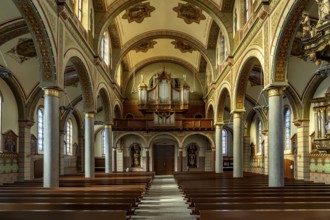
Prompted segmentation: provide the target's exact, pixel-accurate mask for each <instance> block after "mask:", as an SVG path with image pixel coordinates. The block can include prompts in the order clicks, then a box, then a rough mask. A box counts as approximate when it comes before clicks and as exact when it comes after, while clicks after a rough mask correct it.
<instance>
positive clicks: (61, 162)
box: [60, 131, 65, 175]
mask: <svg viewBox="0 0 330 220" xmlns="http://www.w3.org/2000/svg"><path fill="white" fill-rule="evenodd" d="M64 137H65V131H60V175H64Z"/></svg>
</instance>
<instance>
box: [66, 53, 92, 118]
mask: <svg viewBox="0 0 330 220" xmlns="http://www.w3.org/2000/svg"><path fill="white" fill-rule="evenodd" d="M69 62H71V63H72V65H73V66H74V68H75V70H76V71H77V73H78V76H79V81H80V84H81V89H82V97H83V100H84V101H85V105H84V111H85V112H95V108H94V107H95V105H94V96H93V80H92V77H91V75H90V73H91V72H90V69H89V68H88V65H87V62H86V59H85V58H84V57H83V56H82V54H81V53H80V52H79V51H78V50H76V49H74V48H72V49H69V50H68V51H66V52H65V54H64V60H63V63H64V64H65V65H64V67H65V66H66V65H67V64H68V63H69Z"/></svg>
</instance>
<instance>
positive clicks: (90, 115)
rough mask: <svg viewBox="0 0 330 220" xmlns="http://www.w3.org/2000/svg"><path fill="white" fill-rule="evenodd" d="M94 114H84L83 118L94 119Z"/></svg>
mask: <svg viewBox="0 0 330 220" xmlns="http://www.w3.org/2000/svg"><path fill="white" fill-rule="evenodd" d="M94 114H95V113H94V112H85V118H94Z"/></svg>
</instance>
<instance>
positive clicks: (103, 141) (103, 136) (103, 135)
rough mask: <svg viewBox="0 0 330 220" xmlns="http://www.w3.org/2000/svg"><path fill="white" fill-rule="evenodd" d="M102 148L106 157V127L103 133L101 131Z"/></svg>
mask: <svg viewBox="0 0 330 220" xmlns="http://www.w3.org/2000/svg"><path fill="white" fill-rule="evenodd" d="M101 138H102V140H101V148H102V149H101V150H102V156H103V157H104V155H105V129H103V130H102V133H101Z"/></svg>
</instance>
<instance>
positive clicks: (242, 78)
mask: <svg viewBox="0 0 330 220" xmlns="http://www.w3.org/2000/svg"><path fill="white" fill-rule="evenodd" d="M261 51H262V50H261V48H259V47H255V48H251V49H250V50H249V51H248V52H247V53H246V54H245V55H244V57H243V59H242V61H241V63H240V65H239V66H240V67H239V70H238V75H237V77H236V81H235V82H236V83H235V85H236V87H235V88H234V95H233V98H232V101H233V104H232V107H233V108H232V110H233V111H235V110H244V101H245V93H246V87H247V83H248V77H249V75H250V72H251V70H252V68H253V67H254V65H255V64H257V63H260V65H261V68H262V69H264V59H263V54H262V52H261Z"/></svg>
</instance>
